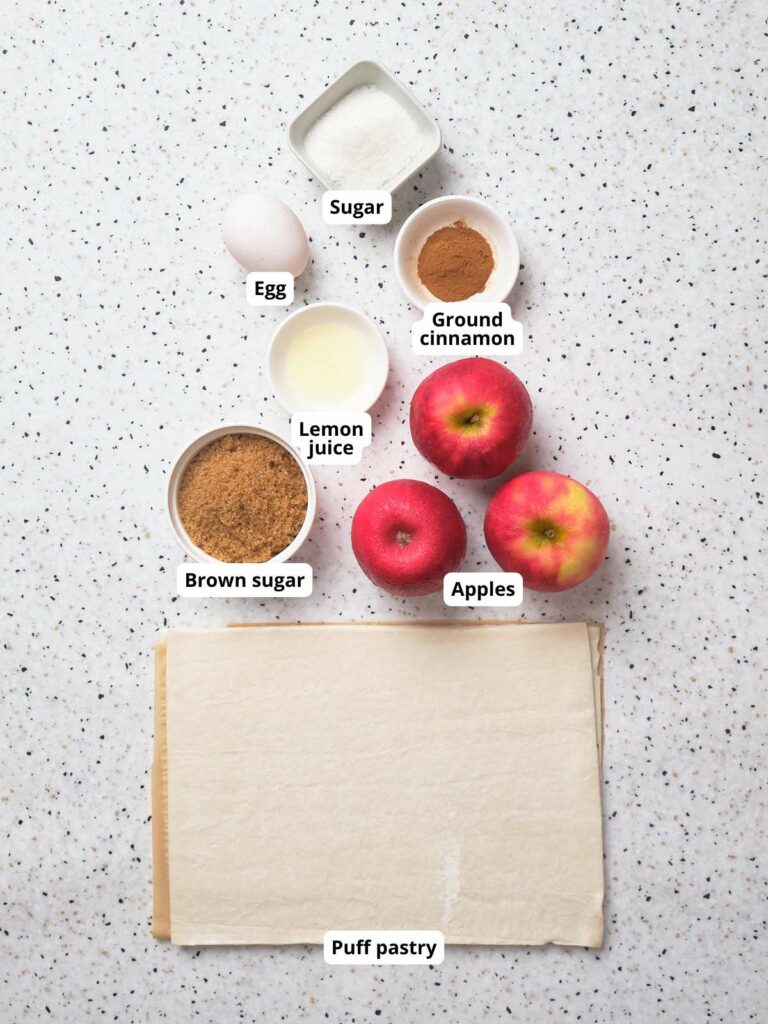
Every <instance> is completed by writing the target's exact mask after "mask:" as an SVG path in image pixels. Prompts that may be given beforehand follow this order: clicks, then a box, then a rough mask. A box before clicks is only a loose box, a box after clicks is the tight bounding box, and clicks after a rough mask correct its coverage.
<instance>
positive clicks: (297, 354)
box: [285, 320, 367, 405]
mask: <svg viewBox="0 0 768 1024" xmlns="http://www.w3.org/2000/svg"><path fill="white" fill-rule="evenodd" d="M365 351H366V345H365V342H364V341H363V338H362V336H361V334H360V331H359V330H357V329H356V328H355V327H351V326H350V325H349V324H345V323H341V322H340V321H334V320H330V321H328V322H325V323H319V324H315V325H314V326H313V327H307V328H306V330H303V331H302V332H301V333H300V334H297V335H296V337H295V338H294V339H293V341H292V342H291V344H290V346H289V348H288V352H287V354H286V360H285V372H286V378H287V380H288V384H289V385H290V387H291V389H292V390H293V392H294V393H295V394H296V396H297V398H299V399H304V400H306V401H308V402H312V403H327V404H329V405H331V404H333V403H334V402H341V401H343V400H344V399H347V398H350V397H351V396H352V395H354V394H355V393H356V392H357V391H358V390H359V388H360V385H361V384H362V383H363V380H364V379H365V377H366V370H367V366H366V360H365V356H364V353H365Z"/></svg>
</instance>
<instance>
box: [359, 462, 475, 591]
mask: <svg viewBox="0 0 768 1024" xmlns="http://www.w3.org/2000/svg"><path fill="white" fill-rule="evenodd" d="M466 549H467V529H466V527H465V526H464V520H463V519H462V518H461V514H460V512H459V510H458V509H457V508H456V506H455V505H454V503H453V502H452V501H451V499H450V498H449V497H448V495H447V494H443V492H442V491H441V490H439V489H438V488H437V487H433V486H432V485H431V484H425V483H422V482H421V481H419V480H390V481H388V482H387V483H385V484H380V485H379V486H378V487H376V488H374V490H372V491H371V492H370V494H367V495H366V496H365V497H364V498H363V500H362V501H361V502H360V504H359V505H358V508H357V511H356V512H355V515H354V518H353V519H352V550H353V551H354V553H355V558H357V560H358V562H359V563H360V568H361V569H362V570H363V572H364V573H365V575H366V576H367V577H368V578H369V579H370V580H371V581H372V582H373V583H375V584H376V585H377V586H379V587H381V588H382V590H386V591H388V592H389V593H390V594H397V595H399V596H401V597H419V596H421V595H423V594H431V593H433V592H434V591H436V590H440V588H441V587H442V585H443V576H445V574H446V573H447V572H455V571H456V570H457V569H458V568H459V566H460V565H461V563H462V560H463V558H464V554H465V552H466Z"/></svg>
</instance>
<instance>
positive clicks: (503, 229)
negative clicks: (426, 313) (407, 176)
mask: <svg viewBox="0 0 768 1024" xmlns="http://www.w3.org/2000/svg"><path fill="white" fill-rule="evenodd" d="M394 264H395V274H396V275H397V279H398V281H399V282H400V286H401V288H402V289H403V291H404V292H405V294H406V295H407V297H408V299H409V300H410V302H412V303H413V305H414V306H418V307H420V308H423V307H424V306H425V305H427V304H428V303H430V302H503V301H504V300H505V299H506V298H507V296H508V295H509V293H510V292H511V291H512V288H513V286H514V284H515V281H516V280H517V275H518V273H519V271H520V249H519V248H518V244H517V239H516V238H515V234H514V232H513V230H512V228H511V226H510V224H509V222H508V221H506V220H505V219H504V218H503V217H502V216H501V215H500V214H499V213H497V212H496V210H494V209H493V207H492V206H489V205H488V203H485V202H483V200H482V199H475V198H473V197H472V196H440V197H439V198H438V199H432V200H430V201H429V202H428V203H424V205H423V206H420V207H419V208H418V209H417V210H414V212H413V213H412V214H411V215H410V217H408V219H407V220H406V221H405V223H404V224H403V226H402V227H401V228H400V231H399V233H398V236H397V239H396V240H395V256H394Z"/></svg>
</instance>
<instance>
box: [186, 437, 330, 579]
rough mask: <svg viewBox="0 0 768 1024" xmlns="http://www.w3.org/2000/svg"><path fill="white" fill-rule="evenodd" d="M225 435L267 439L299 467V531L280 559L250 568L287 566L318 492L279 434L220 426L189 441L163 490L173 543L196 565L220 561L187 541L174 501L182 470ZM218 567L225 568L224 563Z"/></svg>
mask: <svg viewBox="0 0 768 1024" xmlns="http://www.w3.org/2000/svg"><path fill="white" fill-rule="evenodd" d="M226 434H256V435H257V436H258V437H266V438H268V439H269V440H270V441H274V442H275V443H276V444H279V445H280V446H281V447H283V448H285V450H286V451H287V452H288V453H289V455H292V456H293V458H294V459H295V460H296V461H297V462H298V464H299V466H300V467H301V471H302V473H303V474H304V481H305V483H306V485H307V514H306V516H305V517H304V522H303V524H302V527H301V529H300V530H299V532H298V533H297V534H296V536H295V537H294V539H293V540H292V541H291V543H290V544H289V545H288V547H287V548H286V549H285V550H284V551H281V552H280V554H279V555H275V557H274V558H270V560H269V561H268V562H254V563H253V564H254V565H276V564H277V563H278V562H287V561H288V559H289V558H290V557H291V555H293V554H295V553H296V552H297V551H298V550H299V548H300V547H301V545H302V544H303V543H304V541H305V540H306V539H307V536H308V534H309V531H310V530H311V529H312V523H313V522H314V520H315V513H316V511H317V488H316V487H315V481H314V479H313V477H312V473H311V472H310V469H309V466H308V465H307V464H306V462H305V461H304V459H303V458H302V457H301V455H299V453H298V452H297V451H296V449H295V448H293V447H292V446H291V445H290V444H288V442H287V441H285V440H284V439H283V438H282V437H280V436H279V435H278V434H273V433H272V431H271V430H265V429H264V428H263V427H254V426H251V425H250V424H247V423H223V424H222V425H221V426H220V427H214V428H213V430H206V431H204V432H203V433H202V434H198V435H197V437H195V438H194V439H193V440H192V441H190V443H189V444H188V445H187V446H186V448H184V449H183V451H182V452H181V454H180V455H179V457H178V458H177V459H176V461H175V463H174V464H173V468H172V469H171V472H170V475H169V477H168V487H167V490H166V510H167V512H168V519H169V521H170V524H171V529H172V530H173V532H174V534H175V535H176V540H177V541H178V542H179V544H180V545H181V547H182V548H183V549H184V551H185V552H186V553H187V554H188V555H189V557H190V558H193V559H194V560H195V561H196V562H217V563H219V559H217V558H213V556H212V555H209V554H208V553H207V552H206V551H203V550H202V549H201V548H198V547H196V546H195V545H194V544H193V543H192V541H191V540H190V538H189V535H188V534H187V531H186V530H185V529H184V526H183V524H182V522H181V517H180V516H179V509H178V505H177V501H176V498H177V495H178V491H179V483H180V482H181V478H182V476H183V475H184V470H185V469H186V468H187V465H188V464H189V462H190V461H191V460H192V459H193V458H194V457H195V455H197V453H198V452H199V451H200V450H201V449H203V448H205V446H206V445H207V444H210V443H211V441H215V440H216V439H217V438H219V437H224V436H225V435H226ZM219 564H223V565H225V564H227V563H219Z"/></svg>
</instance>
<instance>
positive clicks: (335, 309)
mask: <svg viewBox="0 0 768 1024" xmlns="http://www.w3.org/2000/svg"><path fill="white" fill-rule="evenodd" d="M323 321H326V322H327V321H334V322H338V321H341V322H342V323H346V324H349V325H350V326H352V327H355V328H356V329H357V330H358V331H359V332H360V337H361V339H362V342H363V344H364V345H365V352H364V354H363V357H364V359H365V360H366V363H367V372H366V374H365V377H364V379H363V380H361V384H360V387H359V388H358V390H357V391H356V392H355V393H354V394H352V395H350V396H349V398H347V399H345V400H344V401H340V402H334V403H332V404H325V405H324V404H322V403H312V402H307V401H306V400H305V399H303V398H302V396H301V395H300V394H298V393H297V391H296V390H295V389H294V388H293V387H292V385H291V381H290V377H289V374H288V372H287V365H286V364H287V356H288V350H289V348H290V345H291V342H292V341H293V340H294V338H296V337H297V335H298V334H299V333H300V332H301V331H304V330H306V329H307V328H308V327H313V326H314V325H315V324H318V323H321V322H323ZM267 373H268V374H269V380H270V383H271V384H272V390H273V391H274V392H275V396H276V398H277V400H278V402H279V403H280V404H281V405H282V406H283V408H285V409H287V410H288V411H289V412H318V411H321V410H324V411H333V412H365V411H366V410H367V409H370V408H371V406H372V405H373V404H374V403H375V402H376V401H377V400H378V399H379V397H380V395H381V393H382V391H383V390H384V387H385V385H386V383H387V375H388V373H389V353H388V352H387V346H386V343H385V341H384V338H383V337H382V335H381V332H380V331H379V329H378V327H377V326H376V325H375V324H374V323H373V322H372V321H371V320H369V319H368V317H367V316H363V314H362V313H360V312H358V311H357V310H356V309H353V308H352V307H351V306H345V305H344V304H343V303H340V302H316V303H315V304H314V305H312V306H305V307H304V308H303V309H297V310H296V312H295V313H291V314H290V316H287V317H286V318H285V320H283V322H282V323H281V324H280V326H279V327H278V328H277V330H276V331H275V333H274V335H273V336H272V341H271V343H270V346H269V352H268V355H267Z"/></svg>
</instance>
